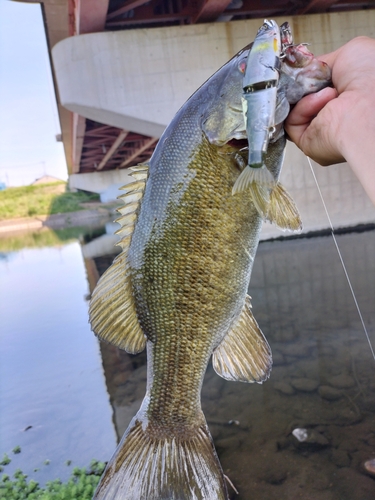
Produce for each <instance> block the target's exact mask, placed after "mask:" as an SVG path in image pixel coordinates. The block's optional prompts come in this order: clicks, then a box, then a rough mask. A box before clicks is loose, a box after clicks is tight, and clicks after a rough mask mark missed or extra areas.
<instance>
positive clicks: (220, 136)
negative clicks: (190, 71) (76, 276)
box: [90, 47, 328, 500]
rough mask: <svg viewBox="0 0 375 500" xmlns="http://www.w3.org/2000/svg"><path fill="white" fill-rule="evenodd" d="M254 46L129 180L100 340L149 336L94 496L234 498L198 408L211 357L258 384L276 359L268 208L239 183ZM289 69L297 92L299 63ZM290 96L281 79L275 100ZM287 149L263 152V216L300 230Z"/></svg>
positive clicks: (281, 142)
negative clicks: (265, 320)
mask: <svg viewBox="0 0 375 500" xmlns="http://www.w3.org/2000/svg"><path fill="white" fill-rule="evenodd" d="M248 54H249V47H247V48H245V49H243V50H241V51H240V52H239V53H238V54H236V55H235V56H234V57H233V58H232V59H231V60H230V61H229V62H228V63H226V64H225V65H224V66H223V67H222V68H221V69H219V70H218V71H217V72H216V73H215V74H214V75H213V76H212V77H211V78H210V79H209V80H208V81H207V82H206V83H205V84H203V85H202V87H200V89H198V90H197V91H196V92H195V94H193V96H192V97H191V98H190V99H189V100H188V101H187V102H186V103H185V105H184V106H183V107H182V108H181V109H180V110H179V111H178V113H177V114H176V116H175V117H174V119H173V120H172V122H171V124H170V125H169V126H168V127H167V129H166V130H165V132H164V134H163V136H162V137H161V139H160V141H159V143H158V145H157V147H156V149H155V151H154V154H153V155H152V158H151V159H150V161H149V163H148V164H145V165H140V166H138V167H136V168H135V169H134V170H133V176H134V178H135V180H134V182H133V183H131V184H129V185H127V186H125V187H124V188H123V190H124V194H123V195H122V196H121V198H122V199H123V200H124V207H122V208H120V209H119V211H120V213H121V214H122V217H120V218H119V219H118V222H119V223H120V224H121V226H122V227H121V229H120V230H119V231H118V233H119V234H120V235H121V237H122V238H121V241H120V243H119V244H120V245H121V247H122V252H121V254H120V255H119V256H118V257H117V258H116V259H115V260H114V263H113V264H112V266H111V267H110V268H109V269H108V270H107V271H106V272H105V273H104V275H103V276H102V277H101V279H100V281H99V283H98V285H97V287H96V289H95V291H94V293H93V296H92V300H91V304H90V321H91V326H92V329H93V330H94V332H95V333H96V334H97V335H98V336H99V338H100V339H102V340H105V341H108V342H111V343H113V344H114V345H117V346H118V347H120V348H122V349H125V350H126V351H128V352H130V353H137V352H140V351H142V350H143V349H144V348H145V347H147V356H148V372H147V391H146V395H145V398H144V400H143V403H142V406H141V408H140V410H139V411H138V413H137V414H136V416H135V417H134V418H133V420H132V422H131V423H130V425H129V427H128V429H127V430H126V432H125V434H124V436H123V438H122V440H121V443H120V444H119V446H118V448H117V450H116V452H115V454H114V456H113V457H112V458H111V460H110V462H109V463H108V465H107V468H106V470H105V472H104V474H103V477H102V479H101V481H100V483H99V486H98V488H97V491H96V493H95V495H94V498H95V499H122V500H140V499H144V500H146V499H147V500H167V499H168V500H172V499H173V500H225V499H227V498H228V494H227V489H226V484H225V480H224V476H223V472H222V469H221V466H220V463H219V460H218V457H217V455H216V452H215V448H214V445H213V441H212V438H211V435H210V432H209V430H208V427H207V424H206V421H205V418H204V415H203V412H202V410H201V403H200V392H201V387H202V382H203V377H204V374H205V371H206V368H207V364H208V362H209V359H210V357H211V356H212V360H213V366H214V368H215V370H216V372H217V373H218V374H219V375H221V376H222V377H224V378H225V379H227V380H233V381H242V382H258V383H262V382H263V381H265V380H266V379H267V378H268V376H269V373H270V370H271V364H272V357H271V349H270V347H269V345H268V343H267V341H266V339H265V337H264V335H263V333H262V332H261V330H260V329H259V326H258V324H257V322H256V320H255V319H254V317H253V315H252V312H251V305H250V298H249V297H248V296H247V289H248V285H249V281H250V275H251V270H252V266H253V261H254V257H255V253H256V250H257V246H258V241H259V233H260V230H261V226H262V222H263V217H262V215H261V214H260V213H259V211H258V209H257V208H256V206H255V204H254V203H253V201H252V198H251V196H249V195H248V192H247V191H246V190H240V191H239V192H237V193H236V194H232V189H233V186H234V183H235V182H236V180H237V179H238V177H239V175H240V174H241V172H242V171H243V170H244V168H246V163H247V151H246V150H244V149H243V142H242V141H243V140H245V141H246V140H247V135H246V124H245V120H244V116H243V113H242V102H241V96H242V86H243V77H244V71H245V67H246V62H247V58H248ZM315 63H316V60H315V59H314V64H315ZM283 64H286V63H284V62H282V63H281V66H282V65H283ZM321 64H323V63H321ZM318 66H319V65H318ZM310 76H311V75H310ZM319 77H320V76H319ZM287 80H288V87H289V90H290V89H291V88H292V86H293V71H291V72H290V73H289V74H288V78H287ZM327 84H328V82H327V81H324V82H323V80H322V83H321V85H322V86H325V85H327ZM318 86H319V85H318ZM287 94H288V91H287V89H286V88H285V89H284V88H283V87H282V86H280V85H279V88H278V94H277V102H278V103H279V105H281V101H283V100H285V99H287ZM288 106H289V104H288ZM284 148H285V137H284V136H283V134H282V133H280V134H279V136H278V138H277V140H275V141H273V142H270V144H269V147H268V150H267V152H266V153H265V155H264V161H265V165H266V167H267V169H268V170H269V171H270V173H271V175H272V176H273V178H274V180H275V185H276V187H275V188H274V189H273V190H272V193H271V198H272V199H274V200H275V203H274V204H272V203H271V205H272V206H274V208H273V209H270V210H268V212H267V217H268V219H270V220H271V221H273V222H274V223H276V224H278V225H279V226H281V227H283V228H292V229H296V228H298V227H299V226H300V220H299V216H298V212H297V210H296V208H295V206H294V204H293V202H292V200H291V198H290V197H289V196H288V195H287V193H286V192H285V190H284V189H283V187H282V186H280V184H279V183H278V177H279V173H280V169H281V165H282V160H283V153H284ZM275 207H276V208H275Z"/></svg>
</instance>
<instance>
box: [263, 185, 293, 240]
mask: <svg viewBox="0 0 375 500" xmlns="http://www.w3.org/2000/svg"><path fill="white" fill-rule="evenodd" d="M266 218H267V220H269V221H270V222H273V223H274V224H276V225H277V226H278V227H279V228H280V229H284V230H285V229H288V230H290V231H294V232H299V231H301V230H302V221H301V217H300V215H299V212H298V209H297V207H296V205H295V203H294V201H293V199H292V197H291V196H290V195H289V194H288V192H287V191H286V189H285V188H284V187H283V186H282V185H281V184H280V183H277V185H276V186H275V188H274V189H273V190H272V192H271V195H270V203H269V205H268V211H267V216H266Z"/></svg>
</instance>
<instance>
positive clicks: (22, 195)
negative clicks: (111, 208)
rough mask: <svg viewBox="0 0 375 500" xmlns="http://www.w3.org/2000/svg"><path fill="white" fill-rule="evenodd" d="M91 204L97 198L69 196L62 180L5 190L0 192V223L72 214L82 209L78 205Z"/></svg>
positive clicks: (86, 195)
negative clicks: (25, 218)
mask: <svg viewBox="0 0 375 500" xmlns="http://www.w3.org/2000/svg"><path fill="white" fill-rule="evenodd" d="M93 201H99V195H97V194H92V193H90V194H88V193H85V192H82V191H79V192H77V193H71V192H70V191H68V190H67V183H66V182H63V181H61V182H54V183H52V184H37V185H34V186H22V187H14V188H8V189H5V190H4V191H0V220H4V219H14V218H17V217H32V216H38V215H52V214H58V213H66V212H76V211H77V210H83V209H84V208H85V207H84V206H82V205H81V204H82V203H87V202H93Z"/></svg>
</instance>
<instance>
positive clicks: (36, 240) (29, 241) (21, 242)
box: [0, 227, 104, 253]
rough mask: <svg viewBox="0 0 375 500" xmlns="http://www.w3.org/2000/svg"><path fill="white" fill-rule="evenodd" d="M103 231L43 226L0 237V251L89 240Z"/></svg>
mask: <svg viewBox="0 0 375 500" xmlns="http://www.w3.org/2000/svg"><path fill="white" fill-rule="evenodd" d="M103 233H104V230H103V228H99V229H91V230H88V229H87V228H84V227H69V228H65V229H54V230H52V229H48V228H43V229H41V230H39V231H34V232H31V231H28V232H25V233H21V234H14V235H10V236H9V235H7V236H6V237H5V238H2V237H0V253H1V252H4V253H7V252H16V251H18V250H22V249H23V248H44V247H53V246H59V245H61V244H63V243H64V244H65V243H69V242H71V241H75V240H77V239H79V240H83V241H84V240H86V238H87V239H88V241H90V240H91V239H92V238H94V237H96V236H101V235H102V234H103Z"/></svg>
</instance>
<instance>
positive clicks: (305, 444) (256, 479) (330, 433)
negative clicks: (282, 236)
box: [102, 231, 375, 500]
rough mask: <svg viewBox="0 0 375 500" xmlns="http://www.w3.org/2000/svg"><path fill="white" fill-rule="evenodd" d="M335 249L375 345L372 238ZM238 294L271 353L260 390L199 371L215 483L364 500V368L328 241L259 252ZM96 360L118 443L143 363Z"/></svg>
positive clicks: (371, 375) (368, 381)
mask: <svg viewBox="0 0 375 500" xmlns="http://www.w3.org/2000/svg"><path fill="white" fill-rule="evenodd" d="M338 242H339V245H340V248H341V251H342V254H343V258H344V261H345V262H346V266H347V269H348V273H349V275H350V277H351V280H352V283H353V287H354V290H355V292H356V296H357V300H358V302H359V304H360V306H361V309H362V313H363V315H364V321H365V323H366V325H367V328H368V330H369V334H370V336H371V339H372V342H373V343H375V331H374V330H375V311H374V296H375V280H374V271H375V260H374V258H373V256H374V253H373V252H374V250H373V249H374V248H375V232H374V231H369V232H366V233H362V234H347V235H342V236H339V237H338ZM249 292H250V295H252V297H253V310H254V314H255V317H256V318H257V320H258V322H259V323H260V325H261V327H262V329H263V331H264V333H265V334H266V336H267V338H268V340H269V342H270V344H271V346H272V349H273V352H274V368H273V371H272V374H271V378H270V380H269V381H267V382H266V383H265V384H263V385H246V384H240V383H231V382H226V381H224V380H223V379H221V378H220V377H218V376H217V375H216V374H215V373H214V372H213V370H212V368H211V367H209V369H208V372H207V375H206V379H205V383H204V387H203V392H202V403H203V409H204V412H205V414H206V417H207V420H208V423H209V426H210V429H211V431H212V434H213V437H214V440H215V444H216V447H217V450H218V453H219V457H220V460H221V463H222V465H223V468H224V471H225V473H226V474H227V475H228V476H229V477H230V479H231V480H232V481H233V482H234V484H235V485H236V487H237V488H238V490H239V496H236V495H234V494H233V498H237V499H238V500H250V499H253V498H261V499H262V500H266V499H275V500H276V499H277V500H290V499H297V498H303V499H305V500H306V499H317V498H319V499H322V500H370V499H372V498H375V481H374V479H373V478H371V477H370V476H368V475H366V473H365V471H364V469H363V463H364V461H365V460H368V459H369V458H374V457H375V425H374V424H375V403H374V401H375V398H374V396H375V363H374V360H373V359H372V356H371V352H370V349H369V346H368V343H367V341H366V338H365V335H364V332H363V330H362V326H361V322H360V319H359V317H358V314H357V311H356V309H355V305H354V302H353V299H352V297H351V294H350V290H349V288H348V285H347V282H346V279H345V276H344V273H343V270H342V268H341V264H340V261H339V258H338V256H337V253H336V250H335V247H334V243H333V241H332V239H331V238H329V237H324V238H314V239H303V240H293V241H291V240H289V241H282V242H277V241H275V242H266V243H262V244H261V245H260V248H259V251H258V254H257V257H256V262H255V267H254V272H253V276H252V281H251V286H250V290H249ZM106 349H108V350H107V360H108V365H107V368H106V370H105V371H106V379H107V387H108V390H109V392H110V394H111V402H112V406H113V409H114V421H115V425H116V430H117V433H118V439H119V438H120V437H121V435H122V433H123V431H124V430H125V428H126V427H127V425H128V423H129V421H130V419H131V418H132V417H133V415H134V414H135V412H136V411H137V410H138V408H139V406H140V403H141V400H142V398H143V395H144V391H145V382H146V367H145V362H146V360H145V357H144V355H140V356H138V357H134V356H128V355H126V353H123V354H121V356H119V354H118V352H119V351H117V352H116V349H113V348H108V347H106ZM110 351H111V353H110ZM102 353H103V351H102ZM103 358H105V355H104V354H103ZM296 429H302V430H303V431H302V432H303V433H304V434H305V435H306V436H307V439H306V440H305V441H302V442H300V441H299V440H298V439H297V438H296V437H295V435H293V431H295V430H296ZM295 434H297V435H298V431H297V433H295Z"/></svg>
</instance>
